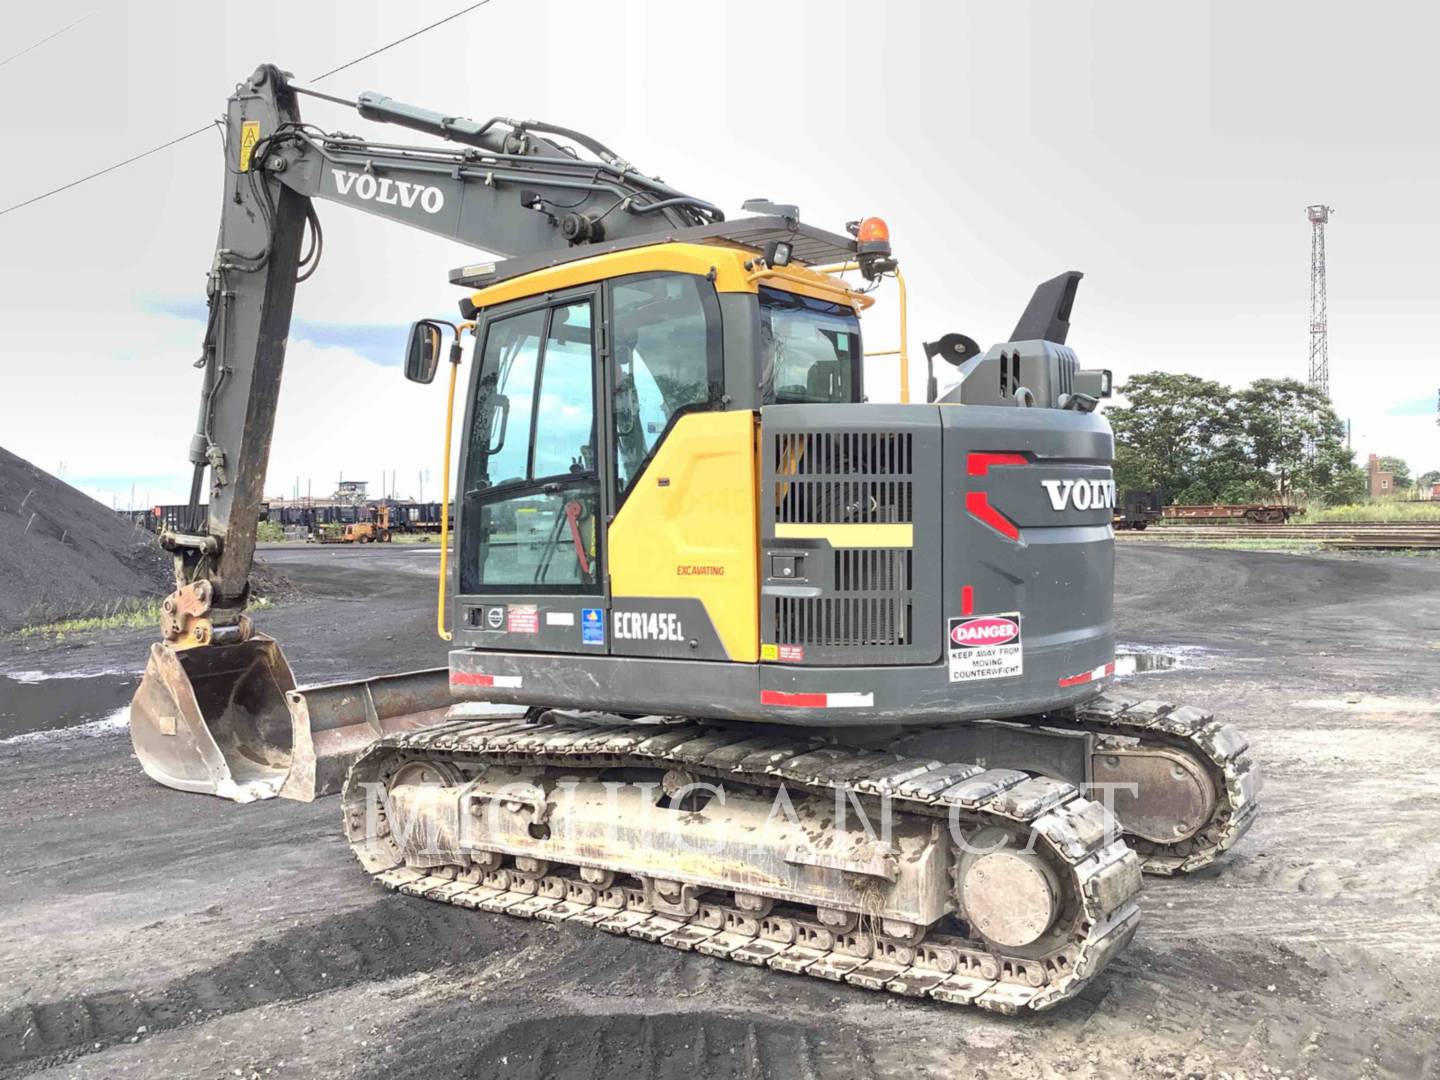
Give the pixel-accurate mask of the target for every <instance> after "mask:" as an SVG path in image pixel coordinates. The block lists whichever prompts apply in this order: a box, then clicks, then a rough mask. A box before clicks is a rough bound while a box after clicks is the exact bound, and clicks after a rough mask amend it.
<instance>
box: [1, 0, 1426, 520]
mask: <svg viewBox="0 0 1440 1080" xmlns="http://www.w3.org/2000/svg"><path fill="white" fill-rule="evenodd" d="M463 6H464V0H424V2H412V3H407V4H384V5H381V4H378V3H371V2H367V0H347V2H345V3H328V2H322V0H311V2H308V3H305V4H296V3H293V2H292V3H283V2H273V3H272V2H269V0H250V2H247V3H226V4H223V5H221V4H194V3H165V2H161V0H153V2H143V3H141V2H135V3H114V2H106V0H52V2H50V3H48V4H44V5H18V4H7V5H4V7H0V26H3V32H0V41H3V42H4V44H0V93H3V94H5V95H6V97H7V99H8V100H9V101H10V102H11V104H10V106H9V107H7V108H6V109H4V110H3V111H0V144H3V146H4V147H5V160H6V162H7V164H8V165H9V166H10V167H8V168H6V169H4V170H3V171H0V208H3V207H6V206H9V205H11V204H12V203H16V202H19V201H21V200H23V199H26V198H29V197H30V196H32V195H34V194H37V193H39V192H41V191H44V190H47V189H49V188H51V187H54V186H57V185H59V184H63V183H66V182H68V181H70V180H73V179H75V178H76V177H78V176H81V175H83V174H85V173H87V172H91V171H93V170H95V169H98V168H102V167H104V166H106V165H109V164H112V163H113V162H116V161H119V160H121V159H123V158H126V157H129V156H131V155H132V154H135V153H137V152H139V151H140V150H142V149H146V148H148V147H150V146H153V145H155V144H158V143H160V142H163V141H165V140H167V139H170V138H173V137H175V136H177V135H179V134H182V133H184V132H186V131H189V130H192V129H194V128H196V127H199V126H201V125H203V124H204V123H205V122H206V121H207V120H209V119H211V118H214V117H216V116H218V115H220V114H221V113H222V112H223V109H224V105H225V99H226V97H227V96H228V94H229V93H230V92H231V90H232V89H233V87H234V84H235V83H236V82H238V81H240V80H242V79H244V78H245V77H247V76H248V75H249V73H250V72H251V71H252V70H254V68H255V67H256V65H258V64H259V63H261V62H266V61H269V62H274V63H276V64H278V65H279V66H281V67H282V68H285V69H286V70H290V71H293V72H294V73H295V74H296V76H297V77H298V78H300V79H302V80H303V79H307V78H311V77H313V76H314V75H316V74H318V73H320V72H322V71H325V70H328V69H329V68H332V67H335V66H336V65H338V64H340V63H343V62H345V61H347V60H350V59H352V58H354V57H357V56H360V55H362V54H364V53H366V52H368V51H370V50H371V49H374V48H376V47H378V46H379V45H382V44H384V43H386V42H389V41H391V40H393V39H395V38H399V37H401V36H403V35H405V34H408V33H410V32H411V31H413V30H415V29H417V28H419V27H420V26H423V25H425V24H426V23H427V22H431V21H434V20H435V19H439V18H441V17H443V16H445V15H447V14H449V13H451V12H452V11H455V10H457V9H459V8H460V7H463ZM701 10H702V9H691V12H690V13H688V14H687V13H684V12H685V9H684V8H683V7H682V6H678V5H675V4H672V3H661V2H653V3H652V2H644V0H491V2H490V3H489V4H488V5H487V6H485V7H483V8H481V9H479V10H477V11H474V12H472V13H470V14H468V15H465V16H464V17H462V18H460V19H457V20H455V21H454V22H452V23H449V24H447V25H446V26H445V27H442V28H440V29H438V30H435V31H432V32H430V33H428V34H426V35H423V36H421V37H419V38H416V39H415V40H413V41H409V42H406V43H405V44H402V45H400V46H397V47H396V48H394V49H391V50H389V51H388V52H386V53H384V54H383V55H380V56H377V57H374V58H372V59H370V60H366V61H364V62H362V63H360V64H357V65H355V66H354V67H351V68H348V69H347V70H345V71H343V72H341V73H340V74H338V75H335V76H333V77H331V78H330V79H328V80H327V81H326V82H325V84H324V85H325V88H326V90H327V91H329V92H331V93H336V94H340V95H354V94H358V93H359V92H360V91H363V90H377V91H379V92H381V93H384V94H387V95H389V96H391V97H394V98H397V99H400V100H402V101H407V102H412V103H415V104H419V105H424V106H427V107H430V108H434V109H438V110H441V111H444V112H449V113H459V114H465V115H469V116H472V117H475V118H479V119H484V118H486V117H489V116H492V115H496V114H500V115H506V116H523V117H534V118H541V119H545V120H548V121H550V122H553V123H558V124H561V125H564V126H568V127H572V128H577V129H579V130H582V131H585V132H587V133H589V134H591V135H593V136H595V137H597V138H599V139H600V140H601V141H602V142H604V143H606V144H608V145H610V146H612V147H614V148H616V149H617V150H618V151H619V152H620V153H621V154H622V155H623V156H625V157H626V158H627V159H629V160H630V161H633V162H634V163H635V164H636V165H637V166H638V167H639V168H641V169H642V170H644V171H647V172H649V173H650V174H651V175H659V176H661V177H663V178H665V179H666V180H667V181H669V182H671V183H673V184H675V185H676V186H678V187H680V188H681V189H683V190H685V191H689V192H693V193H695V194H698V195H701V196H703V197H706V198H708V199H710V200H711V201H712V202H715V203H717V204H719V205H720V206H721V207H723V208H724V209H725V210H726V211H727V212H729V213H731V214H732V215H733V214H735V213H738V211H739V206H740V203H741V202H742V201H743V200H745V199H746V198H750V197H754V196H763V197H768V198H772V199H775V200H776V201H780V202H793V203H797V204H798V205H799V206H800V209H801V216H802V218H803V219H804V220H806V221H809V222H811V223H814V224H816V225H820V226H822V227H829V228H832V229H837V230H838V229H839V227H840V226H841V225H842V224H843V222H845V221H847V220H851V219H854V218H858V217H863V216H867V215H870V214H878V215H880V216H883V217H884V218H886V220H887V221H888V222H889V224H890V228H891V235H892V238H893V242H894V246H895V251H896V254H897V256H898V257H899V259H900V260H901V264H902V266H903V268H904V270H905V275H906V279H907V281H908V283H909V292H910V311H909V314H910V327H911V342H910V346H911V353H912V357H913V358H914V362H913V365H912V372H911V379H912V386H913V390H914V392H915V393H916V394H917V395H919V394H920V393H921V391H922V387H923V380H924V373H923V363H922V362H921V360H923V354H922V353H921V350H920V342H921V341H922V340H926V339H934V338H936V337H938V336H940V335H941V334H943V333H945V332H948V331H951V330H959V331H962V332H964V333H968V334H970V335H971V336H972V337H975V338H976V339H977V340H979V341H980V342H981V344H982V345H989V344H991V343H994V342H998V341H1002V340H1004V339H1005V338H1006V337H1007V335H1008V333H1009V331H1010V329H1011V328H1012V327H1013V325H1014V322H1015V320H1016V318H1017V317H1018V315H1019V313H1020V311H1021V310H1022V309H1023V307H1024V305H1025V302H1026V300H1027V299H1028V298H1029V295H1030V292H1031V290H1032V289H1033V288H1034V286H1035V285H1036V284H1037V283H1038V282H1040V281H1042V280H1044V279H1046V278H1049V277H1052V276H1054V275H1055V274H1057V273H1059V272H1061V271H1063V270H1069V269H1076V270H1082V271H1084V273H1085V275H1086V276H1085V280H1084V282H1083V283H1082V284H1081V286H1080V293H1079V298H1078V300H1077V302H1076V305H1075V310H1074V313H1073V318H1072V330H1071V335H1070V344H1071V345H1072V346H1074V347H1075V349H1076V350H1077V352H1078V353H1079V355H1080V357H1081V360H1082V361H1083V362H1084V363H1085V364H1086V365H1087V366H1092V367H1108V368H1110V369H1112V370H1113V371H1114V372H1115V374H1116V376H1117V379H1120V380H1123V379H1124V378H1125V377H1126V376H1127V375H1130V374H1134V373H1137V372H1141V371H1149V370H1155V369H1164V370H1168V371H1186V372H1193V373H1196V374H1201V375H1205V376H1208V377H1210V378H1214V379H1218V380H1220V381H1222V382H1225V383H1228V384H1231V385H1241V384H1244V383H1246V382H1248V381H1250V380H1251V379H1254V378H1258V377H1266V376H1272V377H1279V376H1293V377H1297V378H1304V377H1305V375H1306V373H1307V364H1308V348H1309V335H1308V325H1309V307H1308V305H1309V260H1310V226H1309V224H1308V222H1307V221H1306V219H1305V207H1306V206H1307V205H1309V204H1311V203H1317V202H1324V203H1328V204H1329V205H1331V206H1333V207H1334V208H1335V211H1334V215H1333V217H1332V219H1331V224H1330V226H1329V231H1328V234H1327V244H1328V256H1329V301H1330V303H1329V309H1330V310H1329V323H1330V366H1331V392H1332V397H1333V398H1334V400H1335V403H1336V407H1337V410H1338V412H1339V413H1340V415H1341V416H1342V417H1345V418H1347V419H1349V420H1350V421H1351V422H1352V425H1353V435H1354V446H1355V449H1356V451H1357V454H1358V455H1360V460H1361V461H1363V460H1364V455H1365V454H1367V453H1371V452H1374V453H1380V454H1394V455H1398V456H1401V457H1404V458H1405V459H1406V460H1407V461H1409V463H1410V464H1411V466H1412V468H1413V470H1414V471H1415V472H1417V473H1419V472H1424V471H1427V470H1429V469H1435V468H1440V427H1437V426H1436V423H1435V419H1436V414H1435V406H1436V394H1437V388H1440V377H1437V374H1436V366H1437V365H1436V362H1435V357H1436V354H1437V352H1440V349H1437V347H1436V344H1435V339H1436V334H1437V328H1440V318H1437V315H1440V310H1437V308H1440V303H1437V297H1440V200H1437V199H1435V198H1434V192H1435V191H1436V185H1437V181H1440V125H1437V124H1436V123H1435V122H1434V115H1433V101H1434V89H1433V74H1432V71H1433V55H1432V53H1433V44H1432V43H1433V41H1434V39H1435V37H1436V35H1437V33H1440V10H1437V9H1435V8H1434V7H1433V6H1431V5H1418V4H1411V3H1394V4H1392V3H1386V2H1371V3H1367V4H1364V5H1355V4H1345V3H1323V2H1307V3H1283V2H1270V3H1265V4H1255V3H1253V2H1248V0H1247V2H1228V0H1222V2H1215V3H1203V4H1202V3H1191V4H1188V5H1184V6H1181V5H1176V4H1155V3H1152V2H1149V0H1145V2H1129V0H1099V2H1065V3H1059V2H1056V3H1019V2H1011V3H1005V4H995V3H965V2H956V3H950V4H931V3H902V2H891V3H888V4H877V3H873V2H871V3H851V2H846V0H828V2H813V3H801V2H785V0H778V2H777V0H766V2H764V3H760V2H753V0H727V2H726V3H724V4H712V5H707V6H706V7H705V8H704V9H703V15H701V14H700V13H699V12H700V11H701ZM77 19H81V20H83V21H81V22H79V23H78V25H75V26H73V27H72V28H70V29H68V30H66V31H65V32H64V33H61V34H59V35H58V36H56V37H55V38H53V39H52V40H51V41H48V42H46V43H44V44H42V45H40V46H38V47H36V48H34V49H33V50H31V51H29V52H25V53H24V54H23V55H19V56H15V57H14V58H13V59H8V60H7V59H6V57H9V56H12V55H13V54H14V53H16V52H18V51H19V50H21V49H23V48H25V47H26V46H27V45H29V44H31V43H34V42H37V41H39V40H40V39H41V38H44V37H45V36H46V35H48V34H51V33H54V32H55V31H56V30H58V29H60V28H62V27H64V26H65V25H66V24H68V23H71V22H73V21H75V20H77ZM302 108H303V110H304V114H305V118H306V119H307V120H308V121H311V122H314V123H318V124H320V125H322V126H325V127H329V128H332V129H333V128H339V129H343V130H347V131H358V132H360V133H362V134H366V135H370V136H372V137H375V138H378V139H386V138H390V139H393V138H396V137H397V135H403V137H404V138H405V139H411V138H412V136H413V139H414V140H420V139H421V137H420V136H418V135H414V133H408V132H406V133H397V131H396V130H395V129H386V128H385V127H383V126H382V125H376V124H370V123H367V122H366V121H362V120H360V119H359V118H358V117H357V116H355V114H354V113H352V112H350V111H348V110H346V109H344V108H342V107H340V106H336V105H330V104H328V103H324V102H318V101H313V100H309V99H306V100H305V101H304V102H303V105H302ZM17 166H20V167H17ZM220 197H221V151H220V145H219V139H218V137H217V136H215V135H214V134H212V133H210V132H206V133H205V134H204V135H201V136H197V137H195V138H193V139H189V140H187V141H185V142H183V143H181V144H179V145H178V146H175V147H172V148H171V149H169V150H166V151H163V152H161V153H159V154H156V155H154V156H151V157H148V158H146V159H144V160H143V161H139V162H137V163H135V164H133V165H130V166H127V167H126V168H124V169H121V170H118V171H116V172H113V173H110V174H108V175H106V176H103V177H101V178H99V179H97V180H93V181H91V182H89V183H87V184H84V185H81V186H79V187H76V188H74V189H72V190H70V191H66V192H64V193H62V194H59V195H56V196H54V197H52V198H49V199H46V200H44V201H42V202H38V203H35V204H34V205H31V206H28V207H25V208H24V209H21V210H17V211H15V212H13V213H9V214H5V215H3V216H0V313H3V315H0V446H5V447H6V448H7V449H9V450H11V451H13V452H15V453H17V454H20V455H21V456H22V457H25V458H28V459H30V460H31V461H33V462H34V463H35V464H37V465H39V466H40V467H42V468H44V469H47V470H49V471H51V472H55V473H59V474H61V475H63V477H64V478H65V479H66V480H68V481H69V482H71V483H73V484H75V485H76V486H78V487H81V488H82V489H84V490H86V491H89V492H90V493H91V494H94V495H96V497H98V498H100V499H102V501H105V502H111V501H114V502H115V503H116V504H117V505H119V506H121V507H124V506H127V505H130V504H131V500H132V499H133V502H134V505H136V506H144V505H149V504H150V503H159V502H175V501H181V500H182V499H183V497H184V495H185V491H186V487H187V476H188V465H187V463H186V460H185V455H186V449H187V446H188V443H189V438H190V433H191V430H192V428H193V425H194V418H195V412H196V407H197V400H198V392H199V372H197V371H195V370H193V368H192V364H193V362H194V360H195V359H196V358H197V357H198V355H199V352H200V341H201V337H202V335H203V330H204V327H203V323H202V321H201V318H202V315H203V311H204V284H205V273H206V271H207V270H208V268H209V265H210V262H211V258H212V255H213V249H214V243H215V229H216V226H217V224H218V210H219V205H218V200H219V199H220ZM318 209H319V212H320V214H321V217H322V220H323V222H324V226H325V240H326V248H325V260H324V263H323V264H322V266H321V267H320V269H319V272H318V273H317V274H316V275H315V276H314V277H313V278H312V279H311V280H309V281H308V282H306V283H305V284H303V285H301V286H300V287H299V290H298V292H297V296H296V304H295V320H296V321H295V325H294V327H293V330H292V334H291V338H290V346H289V351H288V355H287V360H286V383H285V388H284V391H283V393H282V398H281V405H280V411H279V415H278V418H277V424H276V435H275V442H274V446H273V450H272V457H271V467H270V472H269V476H268V479H267V484H266V490H267V492H268V493H270V494H272V495H288V494H291V493H292V492H293V491H294V490H296V489H297V488H298V489H299V490H300V492H301V493H302V494H303V493H304V492H305V491H306V490H307V489H310V490H313V492H314V493H315V494H316V495H319V494H322V493H328V492H329V491H330V490H332V489H333V487H334V484H335V481H336V480H337V479H339V478H340V477H341V476H342V475H343V476H344V477H345V478H348V479H366V480H369V481H370V482H371V489H372V491H375V492H378V491H379V489H380V487H381V480H380V478H381V476H382V474H385V475H393V476H394V477H395V478H396V481H397V482H396V485H395V487H396V493H397V494H398V495H400V496H402V497H405V496H420V495H422V494H423V495H424V496H425V497H428V498H434V497H436V496H437V494H438V489H439V475H440V469H441V465H440V456H441V441H442V421H443V412H444V398H443V387H442V386H441V385H440V382H439V380H437V382H436V383H435V384H433V385H431V386H428V387H427V386H416V385H413V384H410V383H407V382H405V381H404V379H403V377H402V375H401V372H400V367H399V362H400V356H401V351H402V347H403V342H404V337H405V330H406V327H407V325H408V324H409V323H410V321H411V320H413V319H416V318H421V317H425V316H440V317H447V318H451V317H453V316H454V313H455V310H456V309H455V302H456V300H457V299H458V297H459V296H460V295H461V293H460V292H459V290H457V289H456V288H455V287H453V286H451V285H450V284H449V283H448V281H447V272H448V271H449V270H450V269H451V268H452V267H455V266H458V265H462V264H465V263H469V262H473V261H475V259H476V253H475V252H474V251H473V249H467V248H464V247H462V246H461V245H458V244H455V243H453V242H450V241H446V240H443V239H439V238H435V237H429V236H424V235H422V234H420V233H417V232H414V231H410V230H403V229H400V228H397V227H396V226H393V225H390V224H387V223H385V222H383V221H381V220H379V219H377V218H373V217H370V216H368V215H364V214H358V213H354V212H352V211H350V210H349V209H347V208H344V207H339V206H334V205H327V204H319V206H318ZM897 323H898V317H897V308H896V305H895V301H894V295H893V290H892V291H891V292H890V294H889V295H882V298H881V300H880V302H879V303H877V305H876V306H875V307H874V308H873V309H872V310H871V311H870V312H869V313H867V315H866V317H865V327H866V335H867V345H868V347H869V348H871V349H887V348H891V347H893V346H894V344H895V342H896V338H897V333H898V331H897ZM892 363H893V361H890V360H884V359H877V360H875V361H874V362H873V364H872V366H871V368H870V371H869V375H868V377H867V387H868V388H869V390H870V391H871V394H872V397H874V398H887V397H888V398H891V399H893V398H894V396H895V394H896V393H897V383H896V381H895V378H894V374H893V368H892V367H890V366H889V365H891V364H892ZM385 486H386V487H387V488H388V487H389V481H388V480H387V481H385ZM422 486H423V492H422ZM132 488H133V491H134V494H133V496H132Z"/></svg>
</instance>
